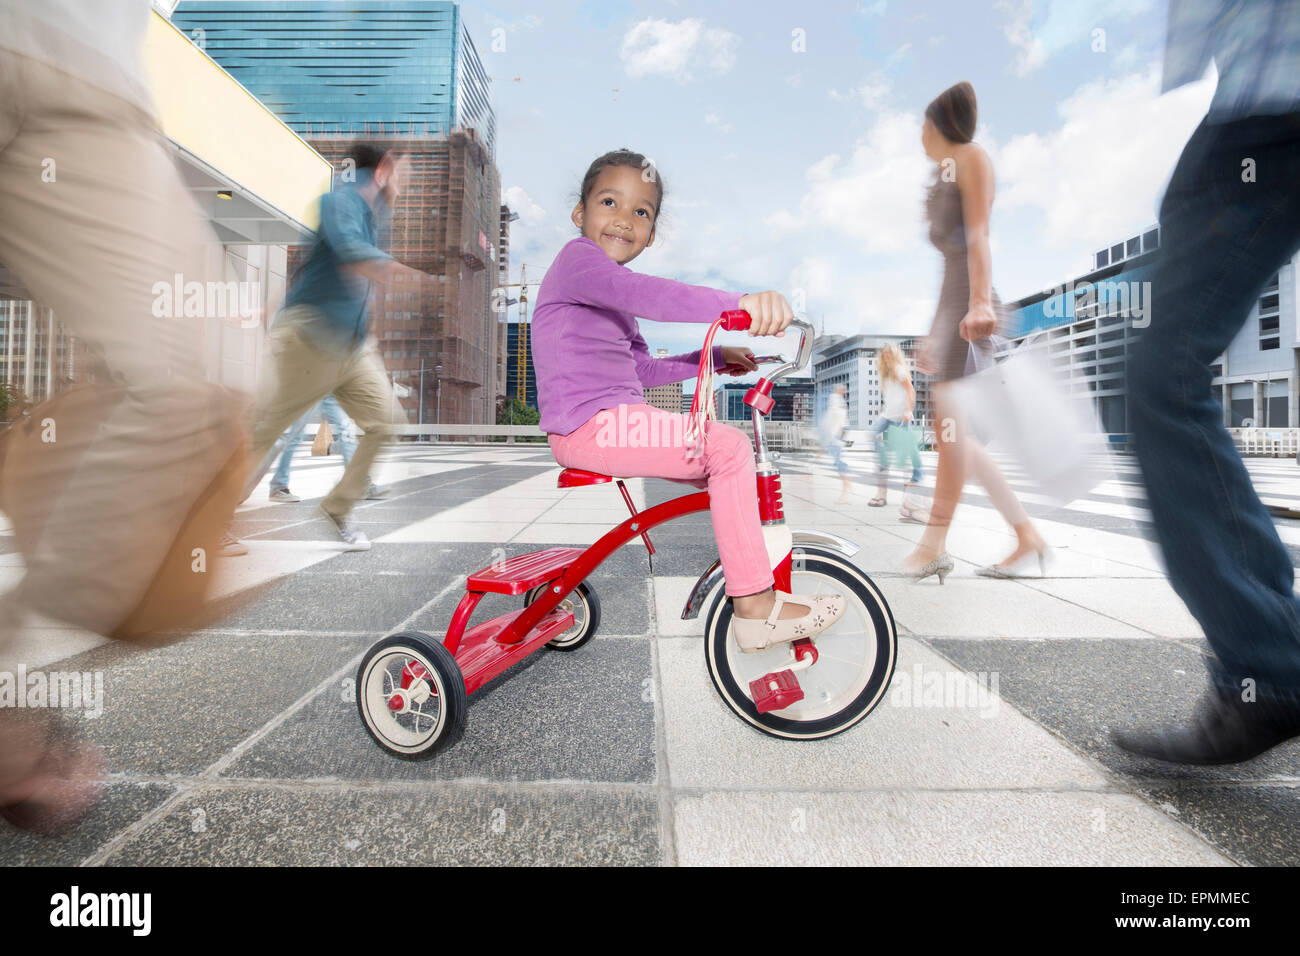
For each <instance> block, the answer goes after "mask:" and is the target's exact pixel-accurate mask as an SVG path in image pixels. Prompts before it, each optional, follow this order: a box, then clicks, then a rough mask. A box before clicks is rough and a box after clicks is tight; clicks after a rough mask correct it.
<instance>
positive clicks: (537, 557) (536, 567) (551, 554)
mask: <svg viewBox="0 0 1300 956" xmlns="http://www.w3.org/2000/svg"><path fill="white" fill-rule="evenodd" d="M581 555H582V548H547V549H546V550H545V551H534V552H532V553H531V554H521V555H519V556H518V557H517V558H511V559H510V560H509V561H502V562H501V563H499V564H494V565H491V566H490V567H486V568H484V569H483V570H482V571H479V572H477V573H476V574H471V575H470V577H469V582H468V585H467V588H468V590H470V591H491V592H493V593H494V594H523V593H524V592H525V591H527V590H528V589H529V588H532V587H536V586H537V585H539V584H545V583H546V582H547V581H553V580H555V579H556V578H558V577H559V576H560V575H561V574H562V573H563V572H564V569H565V568H567V567H568V566H569V565H571V564H572V563H573V562H574V561H576V560H578V558H579V557H581Z"/></svg>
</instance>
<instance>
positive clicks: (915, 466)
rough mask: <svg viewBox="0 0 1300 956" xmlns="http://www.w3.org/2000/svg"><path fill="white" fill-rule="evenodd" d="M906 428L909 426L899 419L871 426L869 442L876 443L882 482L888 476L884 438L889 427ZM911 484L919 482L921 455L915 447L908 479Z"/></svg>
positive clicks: (887, 454) (913, 447)
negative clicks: (910, 475) (910, 473)
mask: <svg viewBox="0 0 1300 956" xmlns="http://www.w3.org/2000/svg"><path fill="white" fill-rule="evenodd" d="M891 425H892V426H893V427H895V428H907V429H909V430H910V428H909V426H908V425H906V424H904V423H903V420H902V419H901V418H899V419H897V420H895V419H892V418H882V419H881V420H880V421H878V422H876V424H874V425H872V426H871V440H872V441H873V442H875V443H876V454H877V456H879V461H880V475H881V479H882V480H883V479H884V477H885V476H887V475H888V474H889V450H888V448H887V447H886V445H885V438H886V436H887V434H888V433H889V427H890V426H891ZM908 480H909V481H911V482H919V481H920V480H921V453H920V452H919V451H918V450H917V448H916V445H913V446H912V477H911V478H909V479H908Z"/></svg>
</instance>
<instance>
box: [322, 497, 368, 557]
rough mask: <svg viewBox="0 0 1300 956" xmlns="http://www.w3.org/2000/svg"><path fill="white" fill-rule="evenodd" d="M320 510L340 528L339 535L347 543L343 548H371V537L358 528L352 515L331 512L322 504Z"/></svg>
mask: <svg viewBox="0 0 1300 956" xmlns="http://www.w3.org/2000/svg"><path fill="white" fill-rule="evenodd" d="M320 510H321V511H322V512H323V513H324V515H325V517H327V518H329V519H330V521H332V522H334V527H335V528H336V529H337V530H338V533H339V537H340V538H341V539H342V540H343V544H344V545H345V547H344V548H343V550H344V551H369V550H370V539H369V538H367V537H366V533H365V532H364V531H361V530H360V529H358V528H357V523H356V522H355V521H353V520H352V518H351V517H350V516H344V515H335V514H330V513H329V512H328V511H326V510H325V506H324V505H321V508H320Z"/></svg>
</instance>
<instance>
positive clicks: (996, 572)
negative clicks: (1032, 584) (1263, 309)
mask: <svg viewBox="0 0 1300 956" xmlns="http://www.w3.org/2000/svg"><path fill="white" fill-rule="evenodd" d="M1030 554H1036V555H1038V573H1039V576H1040V577H1047V565H1048V563H1049V562H1050V560H1051V558H1052V549H1051V548H1049V547H1048V546H1047V545H1043V546H1042V547H1041V548H1035V549H1034V550H1033V551H1031V552H1030ZM1027 557H1029V555H1028V554H1026V555H1023V556H1022V557H1021V558H1019V559H1018V560H1017V561H1015V562H1013V563H1012V564H1009V565H1007V566H1006V567H1003V566H1002V565H1000V564H990V565H987V566H985V567H982V568H976V569H975V573H976V574H978V575H979V576H980V577H982V578H1007V579H1009V578H1019V577H1023V575H1021V574H1017V573H1016V571H1015V567H1016V565H1017V564H1020V562H1021V561H1023V560H1025V558H1027Z"/></svg>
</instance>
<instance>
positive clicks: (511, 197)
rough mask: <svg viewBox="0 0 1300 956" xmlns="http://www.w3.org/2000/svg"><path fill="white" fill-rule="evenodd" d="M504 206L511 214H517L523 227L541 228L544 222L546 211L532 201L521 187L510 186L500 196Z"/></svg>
mask: <svg viewBox="0 0 1300 956" xmlns="http://www.w3.org/2000/svg"><path fill="white" fill-rule="evenodd" d="M501 199H502V201H503V202H504V203H505V205H507V206H509V207H510V209H511V211H512V212H517V213H519V222H520V223H521V224H522V225H524V226H541V225H544V224H545V222H546V218H547V216H546V210H545V209H543V208H542V207H541V206H539V205H538V204H537V203H535V202H534V201H533V198H532V197H531V196H529V195H528V193H527V192H525V191H524V189H523V187H522V186H511V187H510V188H509V189H507V190H506V191H505V192H504V193H502V194H501Z"/></svg>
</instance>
